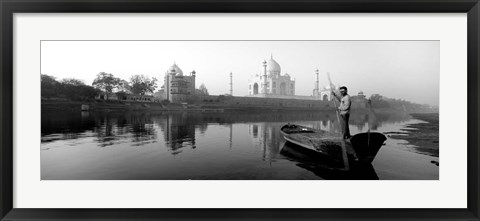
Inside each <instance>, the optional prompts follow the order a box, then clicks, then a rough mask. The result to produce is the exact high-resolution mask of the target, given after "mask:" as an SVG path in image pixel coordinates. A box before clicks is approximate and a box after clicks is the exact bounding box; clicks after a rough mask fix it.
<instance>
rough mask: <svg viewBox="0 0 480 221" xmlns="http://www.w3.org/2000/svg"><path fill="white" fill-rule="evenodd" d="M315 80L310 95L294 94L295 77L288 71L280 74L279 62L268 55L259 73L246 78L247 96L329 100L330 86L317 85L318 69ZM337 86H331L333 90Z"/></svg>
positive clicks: (330, 97)
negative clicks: (268, 57)
mask: <svg viewBox="0 0 480 221" xmlns="http://www.w3.org/2000/svg"><path fill="white" fill-rule="evenodd" d="M315 75H316V81H315V85H314V89H313V93H312V95H311V96H302V95H295V79H294V78H292V77H291V76H290V75H289V74H288V73H285V74H282V69H281V67H280V64H278V62H277V61H275V60H274V59H273V55H271V56H270V59H269V60H268V61H265V60H264V61H263V62H262V69H261V72H260V73H257V74H254V75H253V76H251V77H250V79H249V80H248V95H247V96H248V97H268V98H286V99H307V100H312V99H314V100H331V99H332V95H331V88H330V86H329V85H328V86H325V87H322V88H320V87H319V70H318V69H316V70H315ZM336 88H337V87H336V86H333V90H335V89H336Z"/></svg>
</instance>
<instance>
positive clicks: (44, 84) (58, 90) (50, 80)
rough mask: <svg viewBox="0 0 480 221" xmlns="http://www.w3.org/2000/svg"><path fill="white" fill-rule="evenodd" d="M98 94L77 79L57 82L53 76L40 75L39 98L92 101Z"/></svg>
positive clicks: (95, 90)
mask: <svg viewBox="0 0 480 221" xmlns="http://www.w3.org/2000/svg"><path fill="white" fill-rule="evenodd" d="M100 92H101V91H100V90H98V89H95V88H93V87H91V86H88V85H86V84H85V83H83V81H81V80H78V79H74V78H66V79H62V80H61V81H57V80H56V79H55V77H53V76H49V75H45V74H42V75H41V96H42V97H44V98H63V99H68V100H74V101H82V100H89V99H94V98H95V96H97V95H98V94H99V93H100Z"/></svg>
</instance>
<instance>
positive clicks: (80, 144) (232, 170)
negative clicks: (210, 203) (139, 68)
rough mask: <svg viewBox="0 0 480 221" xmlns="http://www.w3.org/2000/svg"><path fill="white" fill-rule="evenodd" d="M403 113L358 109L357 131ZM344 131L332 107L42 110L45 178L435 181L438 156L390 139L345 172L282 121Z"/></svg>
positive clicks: (353, 125) (382, 127) (396, 127)
mask: <svg viewBox="0 0 480 221" xmlns="http://www.w3.org/2000/svg"><path fill="white" fill-rule="evenodd" d="M418 122H421V121H419V120H416V119H412V118H411V117H410V116H409V115H407V114H403V113H389V114H376V115H375V116H372V115H369V114H361V113H357V114H355V113H353V114H352V116H351V119H350V130H351V132H352V134H355V133H358V132H365V131H367V130H368V129H369V128H370V129H371V130H372V131H379V132H384V133H391V132H399V131H400V130H401V129H402V128H404V127H405V126H406V125H407V124H413V123H418ZM286 123H297V124H301V125H305V126H310V127H313V128H316V129H322V130H329V131H332V132H339V130H340V129H339V126H338V122H337V118H336V116H335V113H334V112H203V113H202V112H173V113H172V112H118V113H117V112H61V111H58V112H53V111H49V112H43V113H42V138H41V149H40V151H41V152H40V156H41V179H42V180H187V179H194V180H199V179H200V180H292V179H293V180H300V179H308V180H313V179H335V180H338V179H342V180H343V179H369V180H371V179H380V180H392V179H393V180H417V179H428V180H437V179H438V177H439V166H437V165H435V164H434V163H432V161H437V162H438V157H433V156H428V155H426V154H423V153H419V152H418V151H416V148H415V146H412V145H410V144H408V142H407V141H405V140H401V139H393V138H390V137H388V139H387V141H386V145H384V146H383V147H382V148H381V149H380V151H379V153H378V155H377V157H376V158H375V160H374V161H373V162H372V164H371V165H368V166H364V167H361V168H354V169H352V170H350V171H340V170H336V169H335V168H329V166H328V165H325V164H322V163H321V162H315V160H311V159H305V158H304V157H301V156H300V157H299V156H298V155H296V154H292V152H295V151H296V150H297V149H296V148H298V147H296V146H294V145H291V144H289V143H288V142H285V140H284V139H283V137H282V136H281V135H280V131H279V130H280V127H281V126H283V125H284V124H286Z"/></svg>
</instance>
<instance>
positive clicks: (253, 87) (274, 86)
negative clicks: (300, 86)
mask: <svg viewBox="0 0 480 221" xmlns="http://www.w3.org/2000/svg"><path fill="white" fill-rule="evenodd" d="M281 70H282V69H281V68H280V65H279V64H278V63H277V62H276V61H275V60H274V59H273V56H271V57H270V60H268V61H263V62H262V70H261V73H260V74H258V73H257V74H255V75H254V76H252V77H251V78H250V79H249V81H248V95H249V96H254V97H275V95H279V96H278V97H286V96H294V95H295V80H294V79H292V78H291V77H290V75H289V74H287V73H285V74H283V75H282V74H281Z"/></svg>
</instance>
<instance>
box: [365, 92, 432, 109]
mask: <svg viewBox="0 0 480 221" xmlns="http://www.w3.org/2000/svg"><path fill="white" fill-rule="evenodd" d="M369 100H370V102H371V104H372V107H373V108H389V109H394V110H400V111H404V112H409V113H412V112H435V108H434V107H431V106H429V105H426V104H416V103H412V102H410V101H406V100H402V99H395V98H387V97H384V96H382V95H379V94H373V95H372V96H370V99H369Z"/></svg>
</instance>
